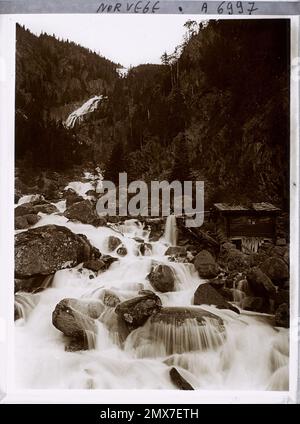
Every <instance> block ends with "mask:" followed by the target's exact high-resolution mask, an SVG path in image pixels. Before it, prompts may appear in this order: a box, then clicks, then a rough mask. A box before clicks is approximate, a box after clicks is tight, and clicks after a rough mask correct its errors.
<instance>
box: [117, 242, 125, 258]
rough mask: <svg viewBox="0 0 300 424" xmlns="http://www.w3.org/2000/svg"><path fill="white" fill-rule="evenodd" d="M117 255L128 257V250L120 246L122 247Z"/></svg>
mask: <svg viewBox="0 0 300 424" xmlns="http://www.w3.org/2000/svg"><path fill="white" fill-rule="evenodd" d="M117 254H118V255H120V256H126V255H127V249H126V247H125V246H123V245H122V246H120V247H118V249H117Z"/></svg>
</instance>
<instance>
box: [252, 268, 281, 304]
mask: <svg viewBox="0 0 300 424" xmlns="http://www.w3.org/2000/svg"><path fill="white" fill-rule="evenodd" d="M247 280H248V283H249V287H250V290H251V291H252V292H253V294H254V295H255V296H259V297H260V296H262V297H270V296H271V297H274V296H275V293H276V287H275V286H274V284H273V283H272V281H271V279H270V278H269V277H268V276H267V275H266V274H265V273H264V272H263V271H262V270H261V269H260V267H257V266H256V267H253V268H251V269H250V270H249V271H248V272H247Z"/></svg>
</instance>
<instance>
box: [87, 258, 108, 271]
mask: <svg viewBox="0 0 300 424" xmlns="http://www.w3.org/2000/svg"><path fill="white" fill-rule="evenodd" d="M83 268H86V269H89V270H91V271H94V272H98V271H100V270H104V269H106V264H105V262H104V261H103V260H102V259H94V260H90V261H85V262H84V263H83Z"/></svg>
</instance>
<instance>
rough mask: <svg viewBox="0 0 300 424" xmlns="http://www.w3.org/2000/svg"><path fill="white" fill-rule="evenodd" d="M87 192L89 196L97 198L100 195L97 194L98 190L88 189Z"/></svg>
mask: <svg viewBox="0 0 300 424" xmlns="http://www.w3.org/2000/svg"><path fill="white" fill-rule="evenodd" d="M85 194H86V195H87V196H91V197H94V198H95V199H96V198H97V197H98V194H97V192H96V190H88V191H87V192H86V193H85Z"/></svg>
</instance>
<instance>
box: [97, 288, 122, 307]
mask: <svg viewBox="0 0 300 424" xmlns="http://www.w3.org/2000/svg"><path fill="white" fill-rule="evenodd" d="M101 298H102V300H103V303H104V305H106V306H109V307H110V308H115V307H116V306H117V305H118V304H119V303H121V300H120V298H119V297H118V296H117V295H116V294H115V293H114V292H112V291H111V290H104V292H103V294H102V296H101Z"/></svg>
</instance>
